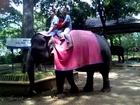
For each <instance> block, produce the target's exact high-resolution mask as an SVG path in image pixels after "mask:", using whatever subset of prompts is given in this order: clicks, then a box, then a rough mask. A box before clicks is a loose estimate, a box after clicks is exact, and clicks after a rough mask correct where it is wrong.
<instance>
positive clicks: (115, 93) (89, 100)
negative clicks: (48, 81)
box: [0, 67, 140, 105]
mask: <svg viewBox="0 0 140 105" xmlns="http://www.w3.org/2000/svg"><path fill="white" fill-rule="evenodd" d="M94 77H95V80H94V81H95V84H94V92H91V93H82V92H80V93H79V94H77V95H70V94H68V93H67V89H68V88H69V85H66V87H65V88H66V95H67V96H66V97H65V98H63V99H57V98H51V96H50V95H51V93H52V92H45V93H43V94H41V95H38V96H36V97H33V98H23V97H0V105H140V68H139V67H137V68H132V67H124V68H123V67H115V68H113V69H112V71H111V72H110V82H111V87H112V91H111V92H109V93H101V92H99V91H100V89H101V87H102V78H101V75H100V74H99V73H96V74H95V76H94ZM85 79H86V75H85V73H79V80H78V81H77V82H76V84H77V85H78V87H79V88H80V89H82V87H83V86H84V84H85Z"/></svg>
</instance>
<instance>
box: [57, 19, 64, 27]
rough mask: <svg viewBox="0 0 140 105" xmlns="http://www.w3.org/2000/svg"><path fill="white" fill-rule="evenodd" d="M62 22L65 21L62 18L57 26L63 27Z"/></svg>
mask: <svg viewBox="0 0 140 105" xmlns="http://www.w3.org/2000/svg"><path fill="white" fill-rule="evenodd" d="M62 23H63V21H62V20H60V21H59V23H58V24H57V28H61V27H62Z"/></svg>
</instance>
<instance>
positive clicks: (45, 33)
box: [38, 31, 51, 36]
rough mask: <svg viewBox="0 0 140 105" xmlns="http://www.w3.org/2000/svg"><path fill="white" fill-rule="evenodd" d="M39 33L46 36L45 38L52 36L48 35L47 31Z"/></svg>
mask: <svg viewBox="0 0 140 105" xmlns="http://www.w3.org/2000/svg"><path fill="white" fill-rule="evenodd" d="M38 33H40V34H42V35H44V36H51V35H49V34H48V33H47V31H41V32H38Z"/></svg>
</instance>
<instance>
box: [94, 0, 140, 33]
mask: <svg viewBox="0 0 140 105" xmlns="http://www.w3.org/2000/svg"><path fill="white" fill-rule="evenodd" d="M92 6H93V7H94V8H95V11H96V12H97V13H98V14H97V16H98V15H99V17H100V19H101V22H102V25H103V31H104V34H105V30H106V24H105V22H106V20H110V19H114V20H117V22H118V21H119V18H125V17H126V16H132V15H133V14H138V13H140V3H139V0H92Z"/></svg>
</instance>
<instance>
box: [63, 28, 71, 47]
mask: <svg viewBox="0 0 140 105" xmlns="http://www.w3.org/2000/svg"><path fill="white" fill-rule="evenodd" d="M70 31H71V29H70V28H65V30H64V35H65V38H66V41H67V43H68V48H67V49H69V48H71V47H72V41H71V37H70V35H69V32H70Z"/></svg>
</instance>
